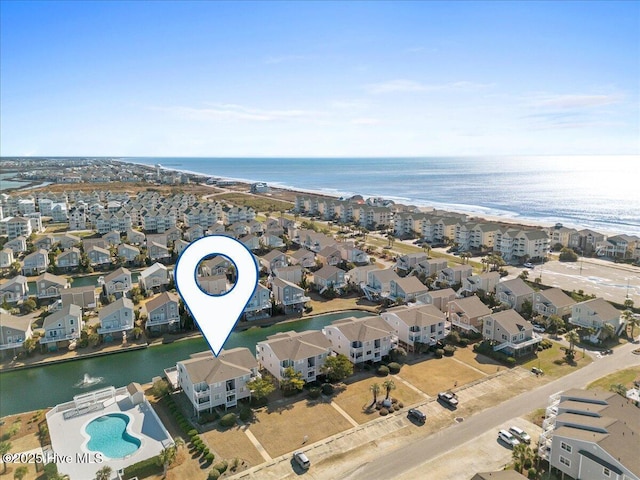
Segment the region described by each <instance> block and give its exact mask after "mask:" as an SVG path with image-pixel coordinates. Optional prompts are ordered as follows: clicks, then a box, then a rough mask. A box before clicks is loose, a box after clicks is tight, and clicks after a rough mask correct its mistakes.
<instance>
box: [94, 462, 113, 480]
mask: <svg viewBox="0 0 640 480" xmlns="http://www.w3.org/2000/svg"><path fill="white" fill-rule="evenodd" d="M112 472H113V469H112V468H111V467H110V466H108V465H105V466H104V467H102V468H101V469H100V470H98V471H97V472H96V480H110V479H111V473H112Z"/></svg>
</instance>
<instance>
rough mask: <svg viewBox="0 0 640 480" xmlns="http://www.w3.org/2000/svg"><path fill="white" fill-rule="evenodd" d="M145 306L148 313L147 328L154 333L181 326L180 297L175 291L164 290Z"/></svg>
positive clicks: (173, 329)
mask: <svg viewBox="0 0 640 480" xmlns="http://www.w3.org/2000/svg"><path fill="white" fill-rule="evenodd" d="M143 308H144V310H145V311H146V313H147V323H146V325H145V328H147V330H149V331H150V332H152V333H160V332H163V331H175V330H177V329H178V327H179V326H180V312H179V299H178V296H177V295H176V294H175V293H171V292H162V293H161V294H160V295H158V296H157V297H155V298H153V299H151V300H149V301H148V302H147V303H146V304H145V306H144V307H143Z"/></svg>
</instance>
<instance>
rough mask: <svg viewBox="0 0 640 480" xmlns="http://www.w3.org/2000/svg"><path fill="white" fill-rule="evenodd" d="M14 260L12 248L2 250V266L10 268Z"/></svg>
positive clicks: (0, 256)
mask: <svg viewBox="0 0 640 480" xmlns="http://www.w3.org/2000/svg"><path fill="white" fill-rule="evenodd" d="M14 261H15V257H14V256H13V250H11V249H10V248H3V249H2V250H0V268H9V267H11V264H12V263H13V262H14Z"/></svg>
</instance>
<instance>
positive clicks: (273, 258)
mask: <svg viewBox="0 0 640 480" xmlns="http://www.w3.org/2000/svg"><path fill="white" fill-rule="evenodd" d="M259 258H260V266H261V267H262V268H264V269H265V270H266V271H267V273H271V272H273V270H274V269H275V268H279V267H286V266H287V265H288V263H287V256H286V255H285V254H284V253H282V252H281V251H279V250H271V251H270V252H269V253H267V254H265V255H263V256H262V257H259Z"/></svg>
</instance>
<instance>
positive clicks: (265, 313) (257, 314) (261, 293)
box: [244, 283, 271, 321]
mask: <svg viewBox="0 0 640 480" xmlns="http://www.w3.org/2000/svg"><path fill="white" fill-rule="evenodd" d="M270 316H271V290H269V289H268V288H267V287H265V286H264V285H262V284H261V283H258V285H257V286H256V289H255V291H254V292H253V295H251V299H250V300H249V303H247V305H246V306H245V307H244V319H245V320H248V321H251V320H260V319H262V318H269V317H270Z"/></svg>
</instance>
